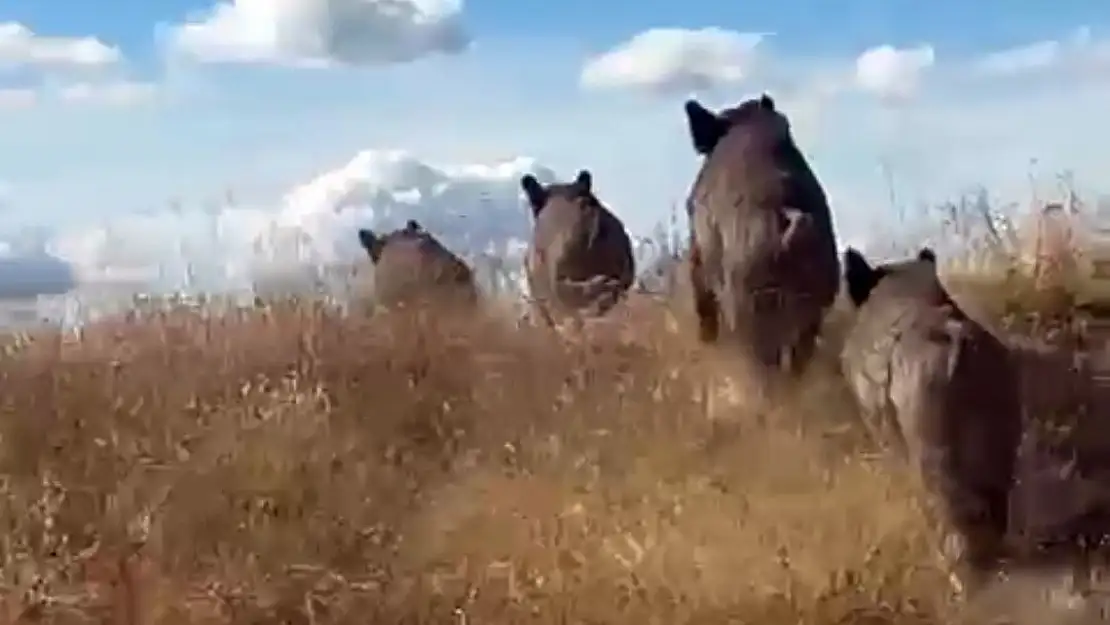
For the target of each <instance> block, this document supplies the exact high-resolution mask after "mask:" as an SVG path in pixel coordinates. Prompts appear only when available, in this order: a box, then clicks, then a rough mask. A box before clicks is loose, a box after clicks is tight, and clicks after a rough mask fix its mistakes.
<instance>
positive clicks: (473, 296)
mask: <svg viewBox="0 0 1110 625" xmlns="http://www.w3.org/2000/svg"><path fill="white" fill-rule="evenodd" d="M358 238H359V242H360V243H362V246H363V247H364V248H365V249H366V252H367V254H369V256H370V261H371V262H372V263H373V264H374V300H375V302H376V303H377V304H379V305H382V306H395V305H398V304H405V305H410V304H413V303H417V302H425V303H428V302H432V301H434V302H435V303H436V304H439V305H443V304H449V305H459V306H463V307H471V306H474V305H476V304H477V302H478V288H477V286H476V284H475V282H474V274H473V272H472V271H471V269H470V267H469V266H467V264H466V263H465V262H463V260H462V259H461V258H459V257H458V256H456V255H455V254H454V253H452V252H451V251H450V250H448V249H447V248H446V247H444V246H443V244H442V243H440V242H439V240H438V239H436V238H435V237H434V236H433V235H432V234H431V233H429V232H428V231H426V230H424V228H422V227H421V226H420V224H418V223H417V222H415V221H413V220H409V221H408V223H406V224H405V227H404V228H401V229H399V230H394V231H393V232H390V233H387V234H384V235H380V236H379V235H376V234H374V233H373V232H372V231H370V230H365V229H363V230H359V232H358Z"/></svg>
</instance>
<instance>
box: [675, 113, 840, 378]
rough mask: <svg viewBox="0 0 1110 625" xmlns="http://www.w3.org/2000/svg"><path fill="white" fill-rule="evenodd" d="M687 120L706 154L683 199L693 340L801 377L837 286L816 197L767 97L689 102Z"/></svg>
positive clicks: (822, 202)
mask: <svg viewBox="0 0 1110 625" xmlns="http://www.w3.org/2000/svg"><path fill="white" fill-rule="evenodd" d="M686 118H687V122H688V125H689V131H690V138H691V139H692V141H693V144H694V150H695V151H696V152H697V153H698V154H700V155H702V156H704V157H705V160H704V162H703V163H702V166H701V171H699V172H698V175H697V178H696V180H695V181H694V185H693V188H692V189H691V190H690V194H689V198H688V199H687V202H686V210H687V212H688V214H689V217H690V259H689V270H690V283H691V286H692V289H693V294H694V308H695V312H696V314H697V317H698V320H699V337H700V339H701V340H702V341H703V342H706V343H713V342H717V341H718V340H719V339H720V338H721V335H722V333H723V332H727V333H728V334H729V335H731V338H732V340H733V341H735V342H736V343H737V344H738V345H739V346H740V347H741V349H743V350H744V351H745V352H746V353H747V355H748V356H749V357H750V358H751V359H752V360H753V361H754V363H755V364H756V365H758V367H759V371H760V372H763V373H770V372H772V371H781V370H782V369H783V368H788V369H790V370H791V371H793V372H795V373H797V372H800V371H801V370H803V369H804V368H805V367H806V365H807V364H808V363H809V361H810V359H811V357H812V354H813V351H814V347H815V344H816V341H817V337H818V335H819V333H820V331H821V324H822V321H823V319H824V316H825V313H826V311H827V310H828V308H829V307H830V306H831V305H832V303H833V301H834V300H835V298H836V294H837V291H838V289H839V284H840V267H839V259H838V257H837V250H836V239H835V236H834V233H833V225H832V216H831V214H830V212H829V206H828V201H827V200H826V198H825V192H824V190H823V189H822V187H821V184H820V183H819V182H818V180H817V177H816V176H815V175H814V174H813V172H812V170H811V169H810V167H809V165H808V164H807V163H806V159H805V157H804V156H803V155H802V153H801V151H800V150H799V149H798V147H797V146H796V145H795V143H794V139H793V136H792V134H791V131H790V123H789V121H787V119H786V117H785V116H784V115H783V114H782V113H780V112H779V111H778V110H776V108H775V103H774V101H773V100H772V99H771V97H770V96H768V95H763V96H762V97H760V98H758V99H754V100H749V101H746V102H744V103H742V104H740V105H739V106H737V107H735V108H731V109H726V110H724V111H722V112H720V113H713V112H711V111H709V110H706V109H705V108H704V107H703V106H702V105H701V104H699V103H698V102H696V101H694V100H690V101H688V102H687V103H686ZM722 326H723V327H722Z"/></svg>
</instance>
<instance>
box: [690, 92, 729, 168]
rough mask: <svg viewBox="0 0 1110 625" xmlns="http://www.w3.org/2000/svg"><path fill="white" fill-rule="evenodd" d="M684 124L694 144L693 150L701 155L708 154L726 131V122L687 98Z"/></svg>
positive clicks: (695, 101)
mask: <svg viewBox="0 0 1110 625" xmlns="http://www.w3.org/2000/svg"><path fill="white" fill-rule="evenodd" d="M685 109H686V126H687V129H688V130H689V132H690V140H691V141H692V142H693V144H694V151H695V152H697V153H698V154H700V155H702V156H709V154H710V153H712V152H713V148H715V147H717V142H718V141H720V140H721V137H723V136H725V132H726V131H728V122H726V121H725V120H723V119H721V118H720V117H719V116H717V114H716V113H713V112H712V111H710V110H709V109H707V108H705V107H704V106H702V105H701V103H700V102H698V101H697V100H687V101H686V105H685Z"/></svg>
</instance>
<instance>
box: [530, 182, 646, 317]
mask: <svg viewBox="0 0 1110 625" xmlns="http://www.w3.org/2000/svg"><path fill="white" fill-rule="evenodd" d="M520 186H521V188H522V189H524V194H525V196H526V197H527V199H528V204H529V205H530V206H531V207H532V215H533V217H534V218H535V225H534V227H533V230H532V244H531V247H530V249H529V250H528V259H527V267H526V269H527V278H528V288H529V290H530V291H531V295H532V300H533V302H534V307H535V309H536V311H537V312H538V313H539V314H540V316H541V317H543V319H544V320H545V321H546V322H547V323H548V324H549V325H555V323H556V322H557V321H558V320H559V318H562V317H567V316H574V315H580V314H587V315H597V316H600V315H603V314H605V313H606V312H608V311H609V310H610V309H611V308H613V306H615V305H616V304H617V302H619V301H620V299H621V298H622V297H623V296H624V295H625V294H626V293H627V292H628V290H629V289H630V288H631V287H632V282H633V280H634V279H635V261H634V260H633V256H632V240H631V238H630V237H629V236H628V232H627V231H625V229H624V224H622V223H621V220H620V219H619V218H617V216H616V215H614V214H613V213H612V212H611V211H610V210H609V209H608V208H606V207H605V206H604V205H603V204H602V203H601V202H600V201H599V200H598V199H597V197H596V196H594V194H593V188H592V187H593V181H592V177H591V175H590V172H589V171H587V170H582V171H580V172H578V176H577V177H576V178H575V179H574V181H573V182H570V183H558V184H550V185H547V186H544V185H542V184H540V182H539V181H538V180H537V179H536V177H535V176H532V175H531V174H528V175H525V176H524V177H522V178H521V180H520Z"/></svg>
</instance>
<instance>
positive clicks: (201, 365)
mask: <svg viewBox="0 0 1110 625" xmlns="http://www.w3.org/2000/svg"><path fill="white" fill-rule="evenodd" d="M827 356H828V354H827V353H826V355H825V358H824V360H823V361H822V362H819V363H818V364H817V365H815V367H814V369H813V371H811V374H810V375H809V376H808V378H807V379H806V380H805V381H804V382H803V383H802V385H801V386H800V388H799V391H798V392H797V393H794V394H793V396H792V399H791V401H790V402H789V403H788V404H785V405H781V406H777V407H775V408H774V409H773V410H766V409H759V408H757V407H753V406H745V405H744V402H743V401H742V400H740V401H737V400H736V399H735V398H734V399H733V400H731V401H726V400H721V399H720V398H719V397H717V395H716V394H715V393H714V392H711V391H707V390H706V389H707V381H713V380H719V379H722V377H723V376H726V375H729V374H731V373H733V372H732V371H730V370H729V365H728V364H727V363H726V362H723V361H721V359H719V358H718V357H716V356H713V355H712V354H708V353H706V352H705V351H703V350H701V349H700V348H698V347H697V346H695V345H694V344H693V342H692V335H690V334H689V333H688V332H685V331H678V332H676V331H675V323H674V319H673V318H672V316H671V315H670V313H669V312H668V311H667V309H666V307H665V306H663V305H661V304H658V303H656V302H654V301H653V300H651V299H648V298H647V297H646V296H645V297H640V296H637V297H636V298H633V299H632V300H631V301H630V302H628V303H627V304H625V305H623V306H622V307H621V308H619V309H618V312H615V313H614V315H613V317H612V318H611V319H608V320H606V321H605V322H604V323H601V324H599V326H598V327H597V328H594V329H592V330H591V337H590V340H588V341H579V342H565V341H562V340H559V339H557V338H556V337H554V336H553V335H551V334H550V333H548V332H546V331H541V330H537V329H529V328H524V329H519V328H516V327H515V326H514V324H512V323H508V322H506V321H504V320H500V319H497V318H495V317H489V318H485V317H482V318H469V319H463V318H451V319H443V318H438V319H429V318H421V317H420V316H418V315H412V314H408V315H393V316H390V315H379V316H375V317H373V318H364V317H357V316H353V317H340V316H338V315H336V314H333V313H329V312H327V311H325V310H324V309H322V308H319V307H315V306H312V305H310V304H299V305H288V306H275V307H272V308H269V309H265V310H263V309H259V310H253V311H249V312H243V313H239V314H235V315H230V316H225V317H221V318H216V319H202V318H201V317H200V316H197V315H195V314H192V313H188V312H181V313H170V314H164V315H158V316H155V317H153V318H152V319H149V320H145V321H143V322H142V323H128V322H122V321H121V322H118V323H102V324H99V325H97V326H95V327H93V328H90V329H89V330H88V331H87V332H86V333H85V335H84V337H83V338H82V339H81V340H80V341H70V340H68V339H65V338H64V337H62V336H44V337H41V338H39V339H38V340H36V341H34V342H33V343H31V344H30V345H29V346H27V347H25V348H23V349H22V350H21V351H20V353H19V354H18V355H14V356H9V357H7V358H6V359H4V360H3V361H0V374H2V376H3V384H4V394H3V396H2V397H3V403H2V407H3V408H2V409H3V412H4V414H3V417H2V418H0V447H2V449H0V496H2V497H3V498H4V501H3V503H2V505H0V522H2V523H3V524H4V527H3V534H2V542H0V573H2V576H3V577H2V579H0V584H2V587H0V598H2V604H0V622H3V623H40V622H42V623H114V624H129V625H130V624H139V623H143V624H146V623H166V624H170V623H236V624H239V623H242V624H246V623H252V624H254V623H257V624H262V623H297V624H300V623H304V624H312V625H323V624H331V623H352V624H354V623H359V624H366V623H375V624H377V623H381V624H385V623H413V624H415V623H444V624H447V623H450V624H453V625H463V624H466V625H470V624H483V623H537V624H545V623H618V624H625V623H626V624H628V625H648V624H653V623H658V624H661V625H662V624H685V623H690V624H716V623H744V624H761V625H779V624H782V625H785V624H795V623H815V624H824V623H829V624H831V623H842V624H855V623H867V624H873V625H880V624H885V623H915V624H931V623H938V624H939V623H952V622H956V621H957V620H959V619H964V618H972V616H971V615H969V613H968V611H967V610H966V609H965V608H963V607H961V606H960V605H959V604H958V603H955V602H953V601H952V600H951V589H950V585H949V582H948V578H947V570H946V567H945V564H944V561H943V560H942V559H941V557H940V552H939V550H938V547H937V545H938V544H939V543H940V532H939V530H938V529H937V528H935V527H933V526H931V525H930V524H929V523H928V522H927V520H926V517H927V515H926V512H925V510H923V509H922V508H921V506H920V504H919V503H918V502H919V499H918V498H917V497H916V495H917V494H919V493H918V491H917V489H916V486H915V484H914V482H913V480H912V479H911V478H910V476H908V475H906V474H904V473H902V472H901V471H899V470H898V469H897V468H895V467H892V466H884V465H883V464H882V463H881V462H880V461H879V460H878V459H877V456H876V454H875V453H874V452H875V451H876V450H874V449H870V448H869V447H868V446H867V444H866V443H865V441H863V439H862V437H861V435H860V434H859V433H858V431H857V429H856V427H855V421H854V413H853V411H852V409H851V403H850V402H849V401H847V399H846V397H845V395H844V389H843V388H842V386H841V384H840V382H839V379H838V377H837V375H836V374H835V372H834V369H833V364H832V362H831V360H830V359H829V358H828V357H827ZM717 386H718V385H714V384H710V385H708V387H711V388H716V387H717ZM1015 588H1016V590H1015V589H1011V590H1008V591H1006V592H1005V593H1004V594H1003V595H1001V597H1002V600H1001V601H999V602H997V603H998V604H999V605H1000V606H1001V605H1004V606H1005V607H1007V608H1009V610H1010V612H1020V613H1021V614H1022V622H1029V623H1046V622H1052V623H1054V622H1063V621H1060V620H1055V621H1053V620H1046V617H1045V616H1044V614H1041V613H1040V612H1036V610H1035V606H1034V604H1033V603H1030V602H1029V601H1027V599H1028V598H1029V596H1030V594H1031V593H1029V592H1028V591H1027V590H1023V589H1021V588H1020V587H1015ZM1015 606H1016V607H1015ZM998 614H999V611H998V610H997V609H995V608H991V609H990V610H989V615H990V616H992V617H993V616H997V615H998ZM1029 619H1032V620H1029ZM973 622H980V621H973ZM981 622H989V621H988V620H982V621H981Z"/></svg>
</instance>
